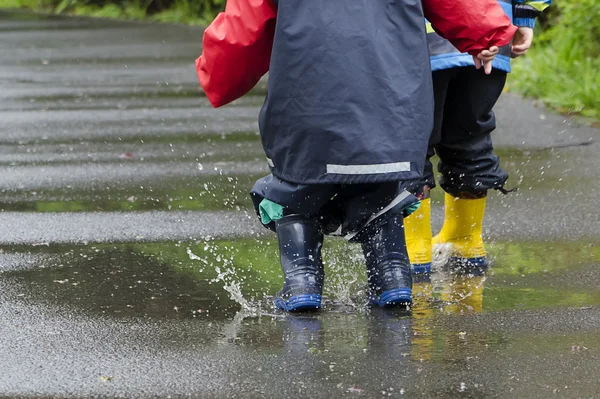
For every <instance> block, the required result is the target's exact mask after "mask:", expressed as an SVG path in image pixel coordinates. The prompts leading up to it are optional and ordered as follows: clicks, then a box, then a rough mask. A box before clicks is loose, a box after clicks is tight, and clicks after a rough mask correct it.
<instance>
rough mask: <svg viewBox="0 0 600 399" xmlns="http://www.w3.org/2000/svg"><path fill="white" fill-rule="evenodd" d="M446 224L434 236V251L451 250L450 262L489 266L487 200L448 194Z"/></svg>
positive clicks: (472, 265) (446, 198)
mask: <svg viewBox="0 0 600 399" xmlns="http://www.w3.org/2000/svg"><path fill="white" fill-rule="evenodd" d="M444 202H445V208H446V211H445V213H446V215H445V218H444V226H443V227H442V230H441V231H440V233H439V234H438V235H436V236H435V237H433V240H432V244H433V246H434V251H441V252H445V251H449V259H448V260H449V262H451V263H455V264H459V265H464V266H470V267H485V266H487V257H486V252H485V246H484V245H483V238H482V237H481V234H482V229H483V216H484V214H485V203H486V199H485V197H483V198H477V199H462V198H457V197H453V196H451V195H450V194H448V193H446V195H445V197H444Z"/></svg>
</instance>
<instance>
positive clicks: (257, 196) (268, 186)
mask: <svg viewBox="0 0 600 399" xmlns="http://www.w3.org/2000/svg"><path fill="white" fill-rule="evenodd" d="M403 187H404V186H403V184H401V183H400V182H397V181H391V182H385V183H364V184H295V183H290V182H287V181H284V180H281V179H279V178H277V177H276V176H273V175H268V176H265V177H264V178H262V179H259V180H258V181H257V182H256V183H255V184H254V187H252V191H251V192H250V196H251V197H252V202H253V203H254V207H255V209H256V212H257V214H258V213H259V210H258V208H259V204H260V202H261V201H262V200H263V199H264V198H267V199H269V200H271V201H273V202H275V203H276V204H279V205H281V206H283V207H284V208H285V211H284V215H285V214H299V215H303V216H306V217H308V218H311V219H314V220H316V221H318V222H319V224H320V225H321V226H322V229H323V232H324V233H325V234H332V233H334V232H337V231H339V234H341V235H344V236H347V235H349V234H350V235H353V234H354V233H357V232H358V231H359V230H361V229H362V228H364V227H365V226H366V225H367V224H368V225H370V226H374V225H381V224H383V223H385V222H386V221H387V220H389V219H390V218H392V217H394V216H396V215H398V214H400V213H401V212H403V211H404V209H406V208H407V207H408V206H410V205H412V204H414V203H415V202H416V201H417V198H416V197H415V196H414V195H412V194H410V193H409V192H408V191H407V190H405V189H404V188H403ZM374 215H378V216H377V217H374ZM266 227H267V228H269V229H272V230H274V229H275V224H274V223H271V224H270V225H267V226H266Z"/></svg>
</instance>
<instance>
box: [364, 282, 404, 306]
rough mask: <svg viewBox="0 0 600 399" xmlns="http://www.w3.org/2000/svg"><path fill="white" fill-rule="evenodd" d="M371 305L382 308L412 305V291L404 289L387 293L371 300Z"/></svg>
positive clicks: (395, 289) (396, 289)
mask: <svg viewBox="0 0 600 399" xmlns="http://www.w3.org/2000/svg"><path fill="white" fill-rule="evenodd" d="M371 304H374V305H377V306H381V307H382V308H387V307H394V306H402V305H404V306H407V305H411V304H412V290H411V289H410V288H408V287H404V288H394V289H392V290H389V291H385V292H383V293H382V294H381V295H379V296H376V297H373V298H371Z"/></svg>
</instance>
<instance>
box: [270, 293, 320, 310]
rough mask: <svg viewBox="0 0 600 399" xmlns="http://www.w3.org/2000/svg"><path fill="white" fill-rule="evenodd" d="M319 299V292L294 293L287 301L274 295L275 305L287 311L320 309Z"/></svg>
mask: <svg viewBox="0 0 600 399" xmlns="http://www.w3.org/2000/svg"><path fill="white" fill-rule="evenodd" d="M321 299H322V298H321V295H319V294H302V295H294V296H292V297H291V298H290V299H288V300H287V301H286V300H285V299H283V298H281V297H275V306H276V307H278V308H279V309H282V310H285V311H287V312H305V311H310V310H317V309H320V308H321Z"/></svg>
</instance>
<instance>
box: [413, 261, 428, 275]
mask: <svg viewBox="0 0 600 399" xmlns="http://www.w3.org/2000/svg"><path fill="white" fill-rule="evenodd" d="M410 269H411V271H412V274H429V273H431V262H427V263H411V264H410Z"/></svg>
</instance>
